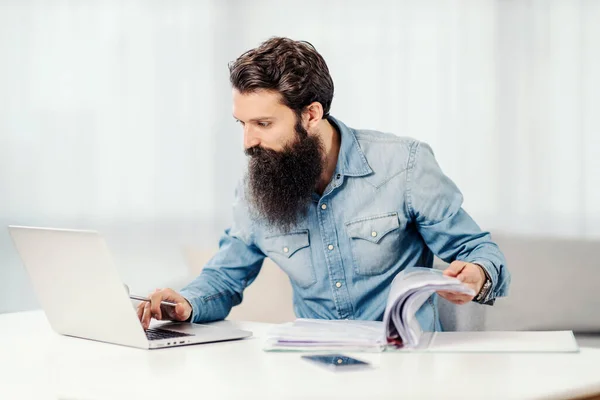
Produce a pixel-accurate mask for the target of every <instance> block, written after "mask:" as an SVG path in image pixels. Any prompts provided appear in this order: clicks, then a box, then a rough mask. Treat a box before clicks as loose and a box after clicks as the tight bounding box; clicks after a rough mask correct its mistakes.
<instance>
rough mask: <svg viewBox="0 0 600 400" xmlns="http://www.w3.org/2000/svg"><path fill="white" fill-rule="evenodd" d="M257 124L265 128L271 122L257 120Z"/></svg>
mask: <svg viewBox="0 0 600 400" xmlns="http://www.w3.org/2000/svg"><path fill="white" fill-rule="evenodd" d="M258 125H259V126H262V127H263V128H267V127H268V126H269V125H271V123H270V122H259V123H258Z"/></svg>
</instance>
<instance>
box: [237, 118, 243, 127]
mask: <svg viewBox="0 0 600 400" xmlns="http://www.w3.org/2000/svg"><path fill="white" fill-rule="evenodd" d="M235 122H236V123H238V124H240V125H242V126H244V121H240V120H239V119H236V120H235Z"/></svg>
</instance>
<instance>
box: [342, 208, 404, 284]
mask: <svg viewBox="0 0 600 400" xmlns="http://www.w3.org/2000/svg"><path fill="white" fill-rule="evenodd" d="M346 232H347V233H348V237H349V238H350V247H351V249H352V257H353V261H354V272H355V273H356V274H357V275H378V274H382V273H384V272H386V271H387V270H388V269H390V268H391V267H392V266H393V265H394V264H395V263H396V261H397V260H398V251H399V247H400V234H401V228H400V222H399V221H398V213H395V212H394V213H387V214H382V215H376V216H372V217H367V218H361V219H358V220H354V221H350V222H347V223H346Z"/></svg>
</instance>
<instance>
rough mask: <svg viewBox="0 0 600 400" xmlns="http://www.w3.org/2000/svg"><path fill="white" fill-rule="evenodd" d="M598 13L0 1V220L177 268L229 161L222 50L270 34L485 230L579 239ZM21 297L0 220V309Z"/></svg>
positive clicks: (595, 164)
mask: <svg viewBox="0 0 600 400" xmlns="http://www.w3.org/2000/svg"><path fill="white" fill-rule="evenodd" d="M598 21H600V2H596V1H593V0H588V1H577V2H575V1H569V0H564V1H560V0H556V1H544V0H539V1H525V0H522V1H500V0H498V1H481V0H473V1H458V0H454V1H450V0H447V1H441V0H440V1H411V2H408V1H396V0H389V1H369V2H367V1H350V0H345V1H341V0H340V1H319V0H309V1H304V2H301V3H299V2H281V1H274V0H270V1H256V0H255V1H251V2H250V1H234V0H229V1H223V0H212V1H191V0H189V1H115V0H111V1H102V2H92V1H79V2H72V1H23V0H19V1H17V0H0V226H2V227H3V226H6V225H7V224H9V223H14V224H35V225H52V226H64V227H82V228H98V229H101V230H102V231H103V232H105V233H106V235H107V236H108V239H109V241H111V243H112V246H113V247H112V248H113V249H116V253H117V254H116V258H117V261H118V263H120V264H121V265H125V264H127V265H134V266H133V267H128V268H123V270H124V275H125V277H126V278H127V279H129V280H130V281H136V280H138V282H142V281H141V280H140V279H141V278H140V276H141V275H142V273H141V271H142V270H143V276H144V277H145V279H146V281H144V282H143V283H139V284H138V286H139V287H140V288H142V289H145V288H146V287H147V286H151V285H160V282H161V281H164V280H165V279H167V278H168V277H171V276H173V275H184V274H185V266H184V264H185V261H184V260H183V259H182V257H181V254H180V247H181V246H182V245H198V246H214V245H216V242H215V239H216V237H217V236H218V234H219V233H220V232H221V230H222V228H223V227H225V226H226V225H227V223H228V221H229V218H230V215H229V208H230V203H231V199H232V190H233V187H234V184H235V181H236V179H238V178H239V174H240V171H241V167H242V165H243V162H244V157H243V154H242V136H241V131H240V130H239V127H237V126H236V125H235V124H234V123H233V120H232V117H231V101H230V88H229V82H228V70H227V63H228V62H229V61H231V60H233V59H235V57H237V56H238V55H239V54H241V53H242V52H243V51H244V50H247V49H249V48H251V47H254V46H256V45H258V44H259V43H260V42H261V41H262V40H265V39H267V38H268V37H270V36H276V35H277V36H279V35H281V36H289V37H292V38H294V39H303V40H308V41H309V42H311V43H313V45H315V47H316V48H317V50H319V51H320V52H321V53H322V54H323V56H324V57H325V59H326V61H327V62H328V64H329V67H330V70H331V73H332V76H333V79H334V83H335V86H336V92H335V98H334V102H333V107H332V113H333V115H335V116H336V117H338V118H340V119H342V120H343V121H345V122H346V123H347V124H348V125H350V126H353V127H356V128H371V129H378V130H383V131H388V132H393V133H395V134H398V135H406V136H412V137H415V138H418V139H420V140H424V141H426V142H428V143H430V144H431V145H432V146H433V148H434V151H435V152H436V155H437V157H438V160H439V162H440V164H441V165H442V168H443V169H444V170H445V172H446V173H447V174H448V175H449V176H451V177H452V178H453V179H454V180H455V181H456V182H457V184H458V185H459V187H460V188H461V190H462V191H463V193H464V195H465V208H466V209H467V210H468V211H469V212H470V213H471V214H472V215H473V216H474V217H475V218H476V220H477V221H478V222H479V223H480V225H482V227H484V228H485V229H489V230H492V231H504V232H509V233H518V234H528V235H543V236H548V235H552V236H571V237H573V236H575V237H583V238H598V237H600V188H599V186H600V185H598V184H597V182H598V178H597V176H599V175H600V159H599V157H598V155H600V113H598V112H596V110H595V105H596V104H598V103H600V44H599V41H600V24H598ZM140 254H143V256H141V255H140ZM4 286H7V287H6V288H4ZM133 286H134V287H135V282H134V285H133ZM23 288H24V289H23ZM22 289H23V290H24V291H25V292H24V293H25V294H26V295H23V294H22V293H23V292H22ZM30 295H31V293H30V292H28V289H27V281H26V278H25V275H24V273H23V272H22V267H21V265H20V262H19V260H18V257H17V256H16V254H15V252H14V249H13V246H12V243H11V242H10V240H9V237H8V234H7V232H6V230H5V229H0V311H1V309H2V306H1V305H2V304H3V303H4V304H8V303H9V302H11V301H12V302H13V303H15V302H16V300H15V299H18V300H19V301H20V300H21V299H20V298H21V297H23V296H25V297H27V296H30ZM2 296H4V298H3V297H2ZM19 304H23V303H19ZM24 304H27V303H26V302H25V303H24Z"/></svg>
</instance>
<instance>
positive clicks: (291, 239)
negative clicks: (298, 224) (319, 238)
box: [264, 230, 310, 258]
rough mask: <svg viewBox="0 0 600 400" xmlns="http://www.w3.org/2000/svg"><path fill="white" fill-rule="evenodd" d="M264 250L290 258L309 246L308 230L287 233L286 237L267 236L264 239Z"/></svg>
mask: <svg viewBox="0 0 600 400" xmlns="http://www.w3.org/2000/svg"><path fill="white" fill-rule="evenodd" d="M264 240H265V250H266V251H270V252H273V253H277V254H280V255H282V256H284V257H287V258H290V257H291V256H292V255H294V253H295V252H297V251H298V250H300V249H303V248H305V247H308V246H309V245H310V243H309V240H308V230H304V231H298V232H292V233H288V234H287V235H278V236H269V237H266V238H265V239H264Z"/></svg>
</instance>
